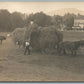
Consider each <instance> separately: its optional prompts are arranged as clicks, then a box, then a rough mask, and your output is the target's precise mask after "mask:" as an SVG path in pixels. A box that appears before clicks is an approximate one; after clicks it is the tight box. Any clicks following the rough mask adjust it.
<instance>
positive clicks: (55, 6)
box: [0, 2, 84, 13]
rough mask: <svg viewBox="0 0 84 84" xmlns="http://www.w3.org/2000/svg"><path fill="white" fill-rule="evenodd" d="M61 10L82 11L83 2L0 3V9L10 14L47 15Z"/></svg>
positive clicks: (83, 7) (83, 8)
mask: <svg viewBox="0 0 84 84" xmlns="http://www.w3.org/2000/svg"><path fill="white" fill-rule="evenodd" d="M62 8H77V9H79V10H83V11H84V2H0V9H8V10H9V11H10V12H14V11H18V12H22V13H32V12H34V13H35V12H39V11H43V12H45V13H47V12H50V11H52V10H59V9H62Z"/></svg>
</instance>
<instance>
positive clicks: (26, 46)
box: [24, 41, 30, 55]
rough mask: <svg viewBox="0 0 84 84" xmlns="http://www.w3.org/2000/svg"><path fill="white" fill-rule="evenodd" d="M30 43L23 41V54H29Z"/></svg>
mask: <svg viewBox="0 0 84 84" xmlns="http://www.w3.org/2000/svg"><path fill="white" fill-rule="evenodd" d="M29 46H30V43H29V42H28V41H26V42H25V51H24V55H26V53H28V54H29V55H30V49H29Z"/></svg>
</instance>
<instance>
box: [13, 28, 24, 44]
mask: <svg viewBox="0 0 84 84" xmlns="http://www.w3.org/2000/svg"><path fill="white" fill-rule="evenodd" d="M25 30H26V28H16V29H15V30H14V31H13V32H12V40H13V42H14V43H16V42H17V41H21V42H23V41H24V35H25Z"/></svg>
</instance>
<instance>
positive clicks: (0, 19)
mask: <svg viewBox="0 0 84 84" xmlns="http://www.w3.org/2000/svg"><path fill="white" fill-rule="evenodd" d="M10 15H11V14H10V13H9V12H8V10H0V31H10V30H11V20H10Z"/></svg>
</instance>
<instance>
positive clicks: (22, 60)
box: [0, 31, 84, 81]
mask: <svg viewBox="0 0 84 84" xmlns="http://www.w3.org/2000/svg"><path fill="white" fill-rule="evenodd" d="M63 35H64V41H65V40H70V41H74V40H80V39H83V38H84V32H71V31H70V32H67V31H64V32H63ZM2 51H4V53H3V52H2ZM0 58H1V60H0V62H1V63H0V66H1V67H0V69H1V71H2V72H1V74H0V81H84V49H83V48H82V49H80V50H79V51H78V55H77V56H75V57H73V56H71V55H66V56H64V55H62V56H60V55H58V54H56V55H46V54H40V53H35V52H31V55H24V49H23V48H18V46H15V45H14V44H13V42H12V41H11V39H10V38H8V39H7V40H6V41H4V42H3V45H0ZM4 59H5V60H4Z"/></svg>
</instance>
